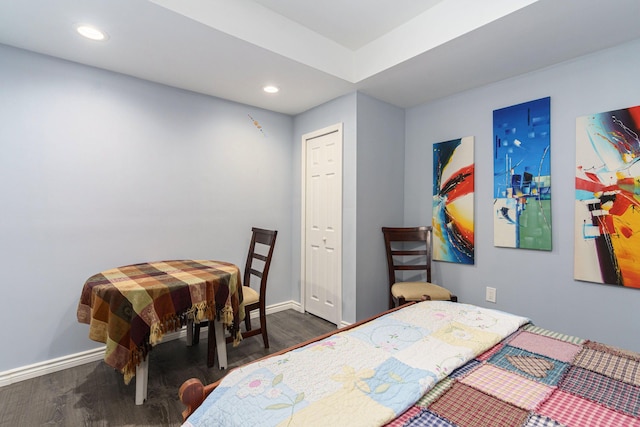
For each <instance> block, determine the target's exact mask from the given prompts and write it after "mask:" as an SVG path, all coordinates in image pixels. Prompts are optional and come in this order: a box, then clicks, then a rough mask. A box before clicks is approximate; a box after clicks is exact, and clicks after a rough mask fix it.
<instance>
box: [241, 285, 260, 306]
mask: <svg viewBox="0 0 640 427" xmlns="http://www.w3.org/2000/svg"><path fill="white" fill-rule="evenodd" d="M242 299H243V301H244V305H245V306H246V305H250V304H255V303H257V302H258V301H259V300H260V294H259V293H258V292H256V291H255V290H254V289H253V288H250V287H249V286H243V287H242Z"/></svg>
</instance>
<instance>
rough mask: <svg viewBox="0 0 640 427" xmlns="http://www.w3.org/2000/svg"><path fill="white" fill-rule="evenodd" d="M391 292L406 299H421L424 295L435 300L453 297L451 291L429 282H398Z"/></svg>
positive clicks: (396, 296)
mask: <svg viewBox="0 0 640 427" xmlns="http://www.w3.org/2000/svg"><path fill="white" fill-rule="evenodd" d="M391 294H392V295H393V296H394V298H398V297H404V299H405V300H406V301H420V300H421V299H422V296H423V295H429V296H430V297H431V299H432V300H434V301H448V300H450V299H451V292H449V291H448V290H446V289H445V288H443V287H442V286H438V285H434V284H433V283H429V282H396V283H394V284H393V286H392V287H391Z"/></svg>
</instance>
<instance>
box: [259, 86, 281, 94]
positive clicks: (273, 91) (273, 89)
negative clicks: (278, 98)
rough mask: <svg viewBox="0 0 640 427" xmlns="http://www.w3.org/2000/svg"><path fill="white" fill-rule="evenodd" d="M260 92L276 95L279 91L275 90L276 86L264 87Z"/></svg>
mask: <svg viewBox="0 0 640 427" xmlns="http://www.w3.org/2000/svg"><path fill="white" fill-rule="evenodd" d="M262 90H264V91H265V92H267V93H276V92H278V91H279V90H280V89H279V88H277V87H276V86H265V87H263V88H262Z"/></svg>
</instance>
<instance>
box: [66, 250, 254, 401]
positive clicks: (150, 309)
mask: <svg viewBox="0 0 640 427" xmlns="http://www.w3.org/2000/svg"><path fill="white" fill-rule="evenodd" d="M244 314H245V311H244V307H243V298H242V282H241V276H240V270H239V268H238V267H237V266H236V265H234V264H232V263H229V262H224V261H215V260H197V259H194V260H190V259H189V260H169V261H155V262H145V263H139V264H132V265H126V266H122V267H117V268H112V269H109V270H105V271H102V272H100V273H97V274H94V275H93V276H91V277H89V278H88V279H87V280H86V281H85V283H84V286H83V288H82V294H81V296H80V302H79V304H78V310H77V318H78V322H80V323H86V324H88V325H89V338H90V339H92V340H94V341H97V342H101V343H104V344H105V346H106V347H105V355H104V361H105V363H106V364H107V365H109V366H111V367H113V368H115V369H117V370H118V371H120V372H121V373H122V374H123V375H124V382H125V384H129V383H130V381H131V379H132V378H133V377H134V376H135V377H136V394H135V402H136V405H141V404H143V402H144V400H146V398H147V384H148V374H149V372H148V367H149V357H148V356H149V352H150V351H151V349H153V347H154V346H155V345H156V344H158V343H160V342H161V341H162V339H163V337H164V336H165V334H167V333H170V332H175V331H178V330H179V329H181V328H182V327H184V326H187V345H190V344H191V341H192V339H193V324H194V323H199V322H202V321H209V325H210V326H209V327H212V325H213V327H214V328H215V332H216V334H215V336H216V354H217V359H218V367H219V368H220V369H224V368H226V365H227V353H226V339H225V329H226V330H227V331H228V332H230V333H231V335H232V336H233V337H234V344H235V345H237V343H239V342H240V340H241V339H242V334H241V333H240V322H241V321H242V320H243V319H244Z"/></svg>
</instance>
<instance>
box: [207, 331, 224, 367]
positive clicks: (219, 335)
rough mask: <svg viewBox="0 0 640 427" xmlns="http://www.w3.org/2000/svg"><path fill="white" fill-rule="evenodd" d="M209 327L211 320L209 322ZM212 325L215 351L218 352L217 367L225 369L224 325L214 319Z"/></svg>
mask: <svg viewBox="0 0 640 427" xmlns="http://www.w3.org/2000/svg"><path fill="white" fill-rule="evenodd" d="M209 327H211V322H209ZM213 327H214V328H215V332H216V353H217V354H218V368H220V369H227V340H226V338H225V335H224V325H223V324H222V321H220V320H217V319H216V320H215V321H214V322H213Z"/></svg>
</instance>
